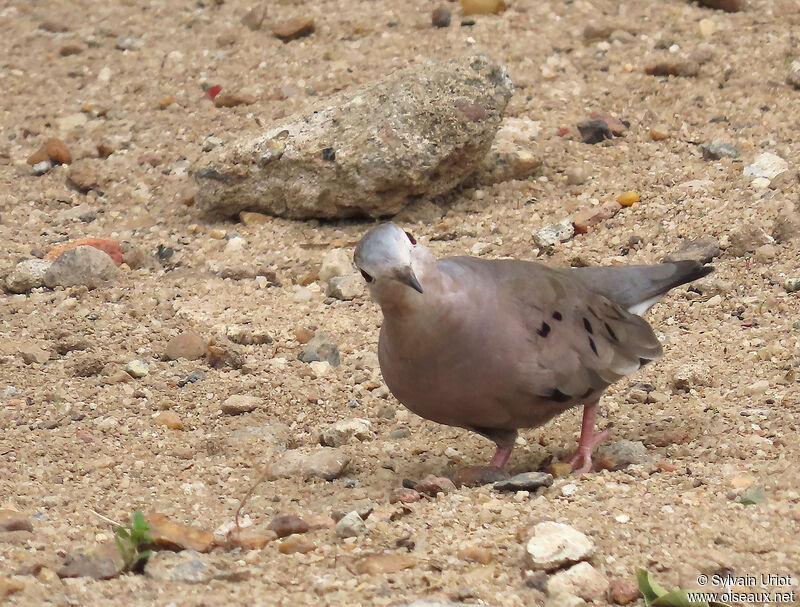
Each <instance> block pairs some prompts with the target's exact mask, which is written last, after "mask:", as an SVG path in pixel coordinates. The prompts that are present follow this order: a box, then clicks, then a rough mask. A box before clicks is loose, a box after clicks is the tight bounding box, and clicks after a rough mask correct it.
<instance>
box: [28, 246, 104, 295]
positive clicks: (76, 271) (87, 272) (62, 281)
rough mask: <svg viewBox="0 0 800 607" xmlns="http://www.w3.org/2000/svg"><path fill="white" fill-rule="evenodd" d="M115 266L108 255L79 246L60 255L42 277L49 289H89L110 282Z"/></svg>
mask: <svg viewBox="0 0 800 607" xmlns="http://www.w3.org/2000/svg"><path fill="white" fill-rule="evenodd" d="M116 275H117V266H116V264H115V263H114V260H113V259H111V257H109V255H108V254H107V253H105V252H103V251H101V250H100V249H97V248H95V247H93V246H80V247H77V248H75V249H71V250H69V251H66V252H64V253H63V254H61V255H60V256H59V257H58V259H56V260H55V261H54V262H53V263H52V265H51V266H50V267H49V268H48V270H47V272H46V273H45V275H44V284H45V285H46V286H48V287H50V288H53V287H56V286H61V287H72V286H75V285H84V286H87V287H89V288H90V289H93V288H96V287H98V286H100V285H101V284H103V283H105V282H107V281H109V280H112V279H113V278H114V277H115V276H116Z"/></svg>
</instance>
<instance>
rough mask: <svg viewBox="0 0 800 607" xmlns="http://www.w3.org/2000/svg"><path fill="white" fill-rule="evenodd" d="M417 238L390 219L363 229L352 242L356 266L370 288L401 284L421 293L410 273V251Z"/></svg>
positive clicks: (415, 279) (420, 287)
mask: <svg viewBox="0 0 800 607" xmlns="http://www.w3.org/2000/svg"><path fill="white" fill-rule="evenodd" d="M416 246H417V241H416V240H415V239H414V237H413V236H412V235H411V234H410V233H409V232H405V231H403V229H402V228H401V227H400V226H398V225H397V224H394V223H384V224H381V225H379V226H378V227H376V228H372V229H371V230H370V231H369V232H367V233H366V234H365V235H364V237H363V238H362V239H361V241H360V242H359V243H358V246H356V251H355V254H354V256H353V260H354V261H355V264H356V266H357V267H358V269H359V270H360V271H361V275H362V276H363V277H364V280H366V281H367V284H368V285H369V286H370V290H373V289H374V288H375V287H377V288H382V289H393V288H394V285H398V284H402V285H405V286H407V287H410V288H412V289H414V290H415V291H418V292H419V293H422V286H421V285H420V284H419V281H418V280H417V276H416V275H415V274H414V257H415V256H414V251H415V247H416Z"/></svg>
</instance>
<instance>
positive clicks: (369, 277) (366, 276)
mask: <svg viewBox="0 0 800 607" xmlns="http://www.w3.org/2000/svg"><path fill="white" fill-rule="evenodd" d="M361 276H363V277H364V280H366V281H367V282H372V276H370V275H369V274H367V273H366V272H365V271H364V270H361Z"/></svg>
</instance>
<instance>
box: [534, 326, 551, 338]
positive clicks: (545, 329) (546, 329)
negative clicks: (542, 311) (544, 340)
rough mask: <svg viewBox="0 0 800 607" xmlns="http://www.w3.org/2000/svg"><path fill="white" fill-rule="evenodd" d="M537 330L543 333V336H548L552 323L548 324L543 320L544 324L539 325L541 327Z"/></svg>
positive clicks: (540, 333)
mask: <svg viewBox="0 0 800 607" xmlns="http://www.w3.org/2000/svg"><path fill="white" fill-rule="evenodd" d="M536 332H537V333H538V334H539V335H541V336H542V337H547V335H548V334H549V333H550V325H548V324H547V323H546V322H543V323H542V326H541V327H539V328H538V329H537V330H536Z"/></svg>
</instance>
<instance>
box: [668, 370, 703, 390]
mask: <svg viewBox="0 0 800 607" xmlns="http://www.w3.org/2000/svg"><path fill="white" fill-rule="evenodd" d="M709 383H710V381H709V378H708V371H707V369H706V368H705V367H704V366H702V365H698V364H688V365H684V366H682V367H680V368H678V369H677V370H676V371H675V373H674V374H673V375H672V386H673V387H674V388H675V389H676V390H681V391H683V392H688V391H689V390H691V389H692V388H693V387H695V386H707V385H709Z"/></svg>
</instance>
